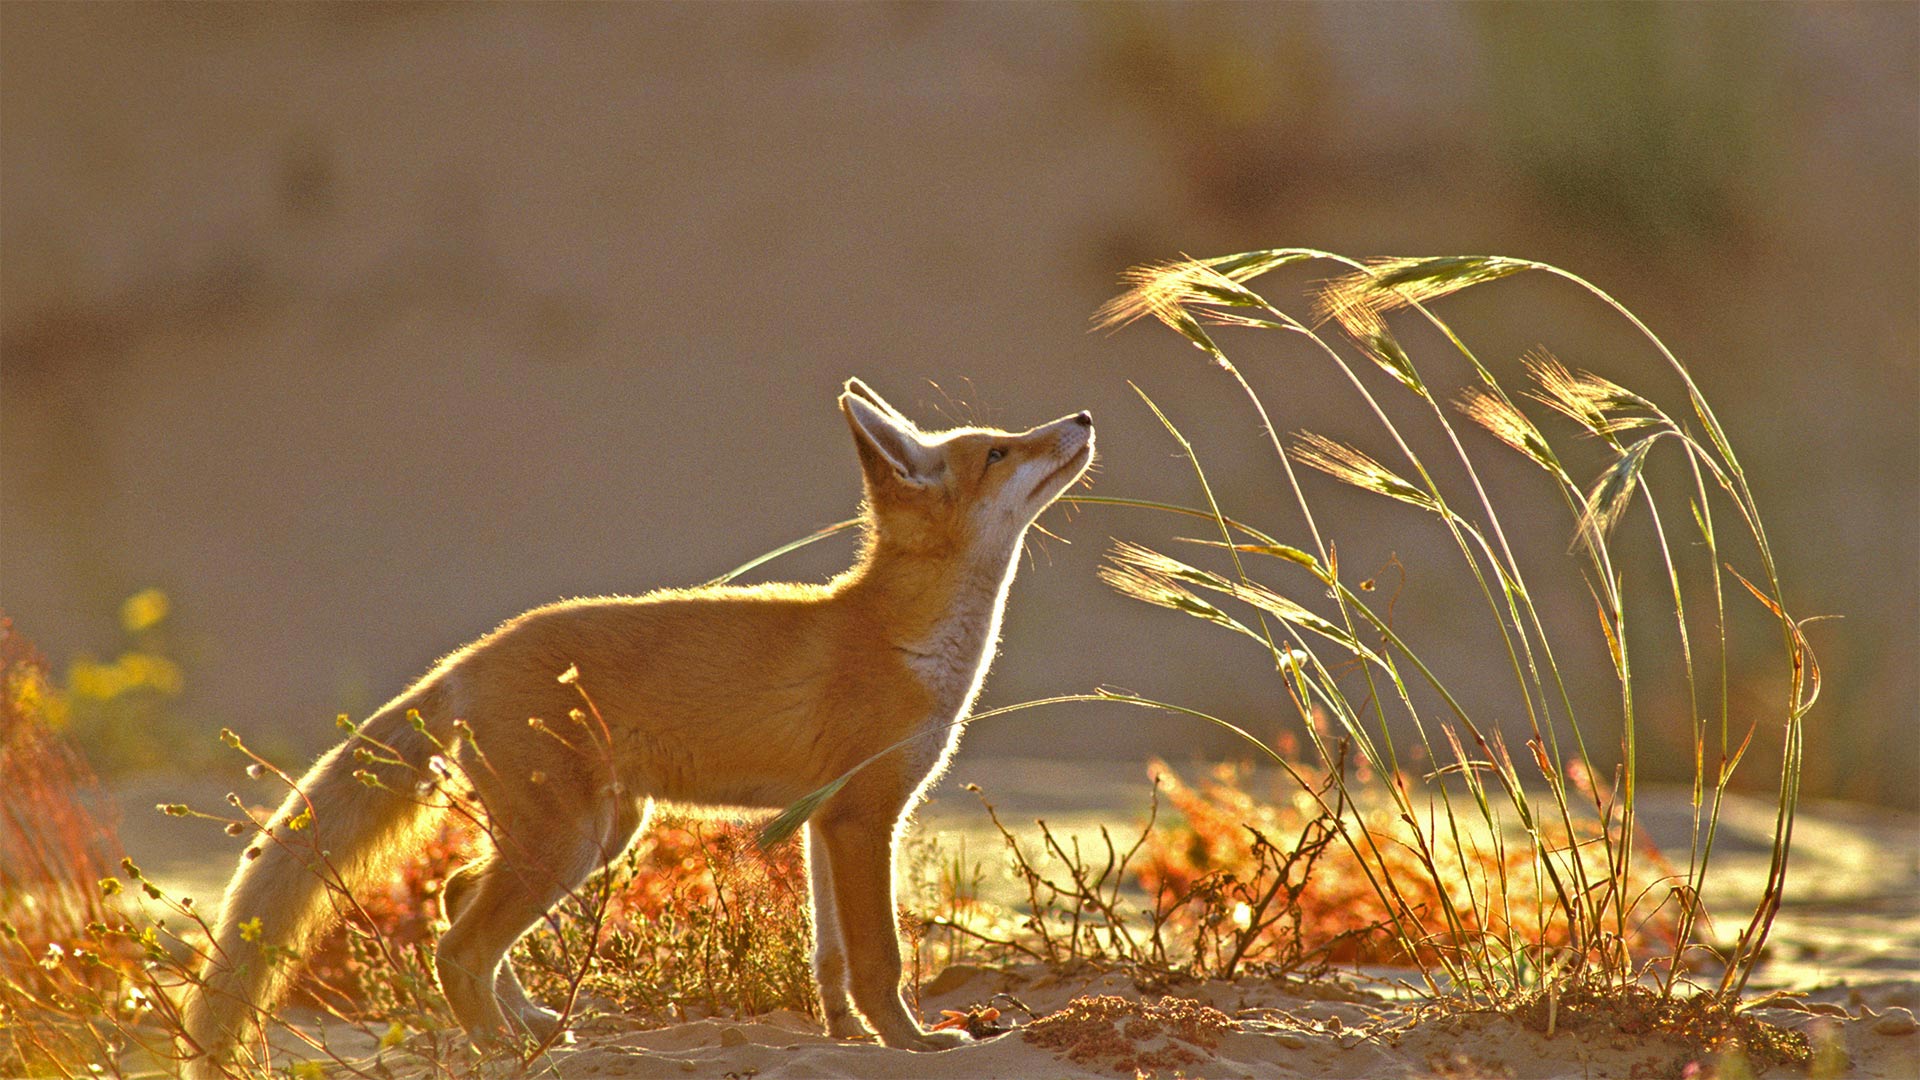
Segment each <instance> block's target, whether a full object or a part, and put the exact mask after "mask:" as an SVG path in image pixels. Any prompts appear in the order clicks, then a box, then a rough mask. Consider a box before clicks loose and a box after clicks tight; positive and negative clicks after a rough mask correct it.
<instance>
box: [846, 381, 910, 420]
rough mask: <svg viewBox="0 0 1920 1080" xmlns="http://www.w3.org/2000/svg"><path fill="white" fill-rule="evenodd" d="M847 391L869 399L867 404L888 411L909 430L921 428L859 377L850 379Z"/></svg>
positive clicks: (887, 412) (884, 411) (889, 414)
mask: <svg viewBox="0 0 1920 1080" xmlns="http://www.w3.org/2000/svg"><path fill="white" fill-rule="evenodd" d="M846 392H847V393H849V394H852V395H853V396H854V397H859V398H865V399H866V400H867V404H869V405H872V406H873V407H874V408H876V409H879V410H880V411H881V412H883V413H886V414H887V415H888V416H890V417H892V418H893V419H894V420H896V421H898V422H899V424H900V425H901V426H902V427H905V428H906V429H907V430H909V431H919V430H920V426H919V425H918V424H915V423H914V422H913V421H911V420H909V419H907V417H906V414H904V413H902V412H901V411H900V410H899V409H896V408H894V407H893V406H892V405H889V404H887V399H886V398H883V397H881V396H880V395H879V394H878V393H876V392H875V391H874V389H873V387H871V386H868V385H867V384H866V383H863V382H861V381H860V380H859V379H848V380H847V385H846Z"/></svg>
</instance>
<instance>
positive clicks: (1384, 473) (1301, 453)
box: [1293, 431, 1440, 512]
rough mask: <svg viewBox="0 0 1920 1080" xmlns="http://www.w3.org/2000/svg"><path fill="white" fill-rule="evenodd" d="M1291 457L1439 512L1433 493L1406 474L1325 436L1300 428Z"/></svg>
mask: <svg viewBox="0 0 1920 1080" xmlns="http://www.w3.org/2000/svg"><path fill="white" fill-rule="evenodd" d="M1295 438H1296V439H1297V440H1298V442H1296V443H1295V445H1294V448H1293V460H1295V461H1297V462H1299V463H1300V464H1302V465H1305V466H1307V467H1308V468H1312V469H1318V470H1320V471H1321V472H1323V473H1326V474H1327V475H1328V476H1331V477H1333V478H1334V479H1335V480H1338V481H1340V482H1342V483H1345V484H1352V485H1353V486H1354V487H1357V488H1361V489H1363V490H1366V491H1371V492H1374V493H1376V494H1380V495H1385V496H1386V497H1388V498H1389V499H1398V500H1400V501H1401V502H1404V503H1411V504H1412V505H1414V506H1418V507H1420V508H1421V509H1423V510H1433V511H1436V512H1437V511H1438V510H1439V509H1440V504H1439V503H1437V502H1435V501H1434V498H1433V496H1432V495H1430V494H1428V493H1427V492H1425V491H1423V490H1421V489H1420V488H1417V487H1415V486H1414V485H1413V484H1411V483H1409V482H1408V481H1407V480H1406V478H1405V477H1402V476H1401V475H1400V474H1398V473H1396V472H1394V471H1393V470H1392V469H1389V468H1387V467H1386V466H1385V465H1382V464H1380V463H1379V462H1378V461H1375V460H1374V459H1373V458H1371V457H1369V456H1367V455H1366V454H1365V453H1362V452H1361V451H1359V450H1356V449H1354V448H1353V447H1351V446H1348V445H1347V444H1345V443H1342V442H1335V441H1334V440H1332V439H1329V438H1327V437H1326V436H1324V435H1318V434H1315V433H1314V432H1311V431H1303V432H1300V433H1299V434H1298V435H1296V436H1295Z"/></svg>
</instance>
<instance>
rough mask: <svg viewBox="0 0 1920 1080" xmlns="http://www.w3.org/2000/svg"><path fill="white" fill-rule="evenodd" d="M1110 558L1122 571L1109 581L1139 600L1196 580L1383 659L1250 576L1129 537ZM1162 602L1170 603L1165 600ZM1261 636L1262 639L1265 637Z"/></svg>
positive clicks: (1294, 624)
mask: <svg viewBox="0 0 1920 1080" xmlns="http://www.w3.org/2000/svg"><path fill="white" fill-rule="evenodd" d="M1109 557H1110V558H1111V559H1112V561H1113V566H1114V567H1115V568H1116V570H1117V571H1118V572H1117V573H1114V574H1113V576H1111V577H1109V578H1108V581H1109V583H1111V584H1114V585H1115V587H1116V588H1119V589H1120V591H1121V592H1123V593H1126V594H1127V595H1129V596H1133V597H1134V598H1136V599H1140V600H1146V601H1147V602H1149V603H1160V600H1159V599H1158V597H1159V596H1160V595H1163V594H1164V593H1166V592H1169V591H1175V590H1184V588H1185V586H1187V585H1198V586H1200V587H1202V588H1205V589H1211V590H1213V591H1214V592H1218V593H1222V594H1225V595H1227V596H1231V597H1233V598H1234V599H1235V600H1238V601H1240V602H1241V603H1244V604H1248V605H1250V606H1252V607H1255V608H1258V609H1259V610H1261V611H1264V612H1266V613H1267V614H1269V615H1272V616H1274V617H1275V618H1277V619H1279V620H1280V621H1281V622H1284V623H1286V624H1287V625H1289V626H1292V627H1296V628H1298V629H1302V630H1308V631H1311V632H1312V633H1314V634H1317V635H1319V636H1320V637H1323V638H1325V639H1327V640H1328V641H1331V642H1333V643H1334V644H1336V645H1338V646H1340V647H1341V648H1342V649H1345V650H1346V651H1348V652H1350V653H1352V654H1354V655H1355V656H1359V657H1363V658H1365V659H1367V660H1371V661H1373V662H1375V663H1380V657H1379V656H1378V654H1376V653H1375V652H1374V651H1373V650H1371V649H1369V648H1367V647H1366V646H1365V645H1363V644H1361V643H1360V642H1359V641H1358V640H1357V639H1355V638H1354V636H1353V635H1352V634H1349V633H1348V632H1347V631H1346V630H1345V629H1344V628H1342V627H1340V626H1337V625H1335V624H1334V623H1332V622H1329V621H1328V620H1327V619H1324V618H1322V617H1321V616H1319V615H1316V614H1314V613H1313V612H1311V611H1309V610H1307V609H1306V608H1304V607H1302V606H1300V605H1299V604H1297V603H1295V602H1294V601H1292V600H1289V599H1287V598H1286V597H1284V596H1281V595H1280V594H1279V593H1276V592H1274V591H1273V590H1271V589H1268V588H1266V587H1265V586H1263V585H1260V584H1257V583H1255V582H1252V581H1231V580H1229V579H1227V578H1224V577H1222V576H1220V575H1219V574H1215V573H1211V572H1209V571H1206V570H1202V569H1199V568H1198V567H1195V566H1191V565H1189V564H1187V563H1184V562H1181V561H1180V560H1179V559H1175V558H1172V557H1170V556H1167V555H1162V554H1161V553H1159V552H1157V551H1154V550H1152V549H1150V548H1145V547H1141V546H1140V545H1138V544H1130V543H1127V542H1125V541H1120V542H1118V543H1116V544H1114V546H1113V550H1112V552H1111V553H1110V555H1109ZM1116 578H1117V579H1118V580H1117V581H1116V580H1115V579H1116ZM1160 606H1162V607H1166V606H1170V605H1168V604H1164V603H1161V604H1160ZM1261 640H1263V641H1264V639H1261Z"/></svg>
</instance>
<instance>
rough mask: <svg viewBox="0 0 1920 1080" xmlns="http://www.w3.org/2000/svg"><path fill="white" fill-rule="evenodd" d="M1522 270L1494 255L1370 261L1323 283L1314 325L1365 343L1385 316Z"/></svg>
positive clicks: (1518, 264)
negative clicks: (1333, 327)
mask: <svg viewBox="0 0 1920 1080" xmlns="http://www.w3.org/2000/svg"><path fill="white" fill-rule="evenodd" d="M1527 266H1528V264H1527V263H1525V262H1522V261H1520V260H1517V259H1504V258H1500V257H1499V256H1494V255H1443V256H1437V257H1432V258H1388V259H1372V260H1369V261H1368V263H1367V266H1366V268H1365V269H1362V270H1356V271H1354V272H1353V273H1351V274H1343V275H1341V276H1340V277H1337V278H1334V279H1333V280H1332V281H1329V282H1327V283H1325V284H1324V285H1322V286H1321V288H1320V290H1319V292H1318V293H1316V294H1315V295H1314V298H1313V313H1314V317H1315V319H1316V321H1317V322H1319V323H1322V324H1324V323H1326V322H1328V321H1333V322H1337V323H1339V324H1340V326H1341V328H1342V329H1344V330H1346V331H1347V332H1348V333H1349V334H1352V335H1353V336H1354V338H1355V339H1356V340H1365V339H1366V338H1368V337H1371V336H1373V335H1374V334H1377V333H1379V332H1380V331H1381V330H1382V329H1383V328H1384V326H1385V322H1384V320H1383V318H1382V317H1383V316H1384V315H1386V314H1387V313H1388V312H1391V311H1397V310H1399V309H1401V308H1405V307H1410V306H1412V305H1415V304H1426V303H1428V302H1430V301H1433V300H1438V299H1440V298H1441V297H1443V296H1446V295H1448V294H1450V293H1456V292H1459V291H1460V290H1461V289H1464V288H1467V287H1469V286H1472V285H1478V284H1481V283H1483V282H1487V281H1497V280H1499V279H1500V278H1503V277H1506V276H1508V275H1510V274H1516V273H1519V272H1520V271H1522V270H1525V269H1527Z"/></svg>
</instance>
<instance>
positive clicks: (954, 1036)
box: [904, 1030, 973, 1053]
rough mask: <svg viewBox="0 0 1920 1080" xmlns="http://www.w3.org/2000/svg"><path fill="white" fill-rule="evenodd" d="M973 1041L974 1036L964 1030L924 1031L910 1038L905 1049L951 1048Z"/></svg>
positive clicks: (933, 1049)
mask: <svg viewBox="0 0 1920 1080" xmlns="http://www.w3.org/2000/svg"><path fill="white" fill-rule="evenodd" d="M972 1041H973V1036H971V1035H969V1034H967V1033H966V1032H964V1031H951V1030H949V1031H923V1032H921V1033H920V1034H919V1035H918V1036H917V1037H915V1038H913V1039H909V1040H908V1041H907V1042H906V1043H905V1045H904V1049H907V1050H919V1051H923V1052H925V1051H932V1052H936V1053H937V1052H938V1051H941V1050H951V1049H953V1048H954V1047H956V1046H964V1045H966V1044H967V1043H970V1042H972Z"/></svg>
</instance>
